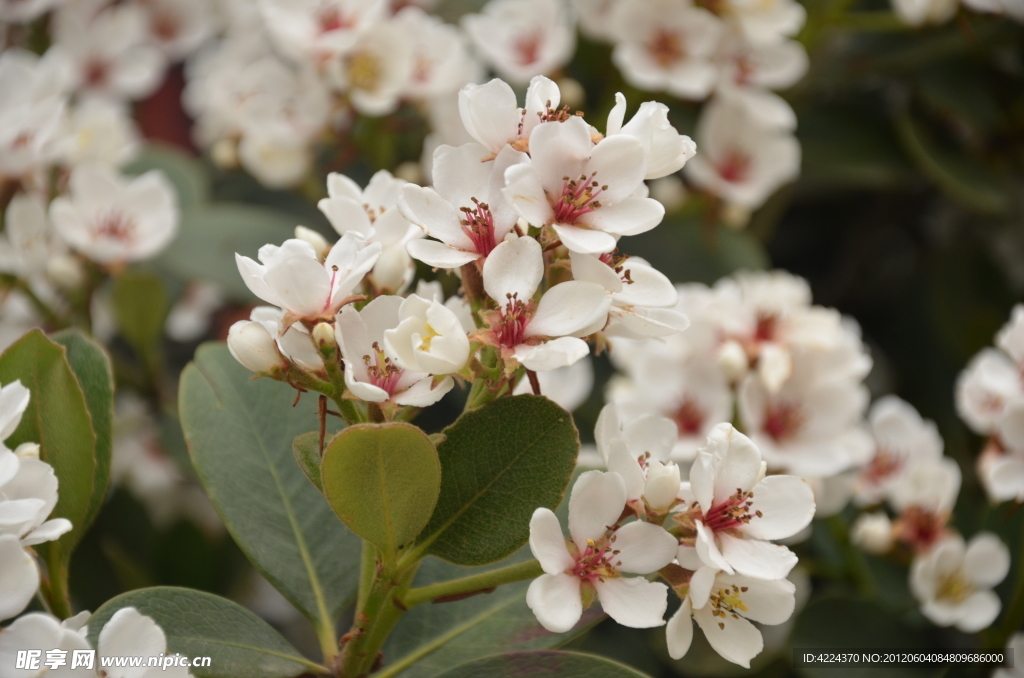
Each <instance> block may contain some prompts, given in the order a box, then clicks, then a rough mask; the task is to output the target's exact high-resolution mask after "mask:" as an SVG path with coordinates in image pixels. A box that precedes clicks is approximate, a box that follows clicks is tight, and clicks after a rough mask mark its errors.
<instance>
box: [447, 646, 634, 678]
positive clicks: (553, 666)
mask: <svg viewBox="0 0 1024 678" xmlns="http://www.w3.org/2000/svg"><path fill="white" fill-rule="evenodd" d="M479 676H487V678H646V674H644V673H640V672H639V671H637V670H636V669H632V668H630V667H628V666H626V665H625V664H619V663H618V662H614V661H612V660H611V659H605V658H604V657H598V656H596V655H592V654H580V653H578V652H555V651H543V650H542V651H538V652H508V653H506V654H499V655H494V656H493V657H484V658H483V659H478V660H476V661H473V662H469V663H467V664H463V665H462V666H457V667H455V668H454V669H451V670H450V671H445V672H444V673H441V674H438V677H437V678H478V677H479Z"/></svg>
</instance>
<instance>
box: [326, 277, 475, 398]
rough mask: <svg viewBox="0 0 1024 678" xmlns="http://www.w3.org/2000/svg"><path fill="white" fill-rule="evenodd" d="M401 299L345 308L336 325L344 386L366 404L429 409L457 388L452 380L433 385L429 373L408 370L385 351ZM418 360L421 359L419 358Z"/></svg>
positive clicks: (377, 301)
mask: <svg viewBox="0 0 1024 678" xmlns="http://www.w3.org/2000/svg"><path fill="white" fill-rule="evenodd" d="M404 301H405V300H404V299H402V297H396V296H389V295H385V296H380V297H377V298H376V299H374V300H373V301H371V302H370V303H369V304H367V305H366V306H364V307H363V308H362V309H361V310H359V311H357V310H356V309H355V307H353V306H352V305H348V306H345V307H344V308H342V309H341V313H339V314H338V318H337V320H336V322H335V335H336V337H337V341H338V346H340V347H341V355H342V357H343V358H344V359H345V384H346V386H348V388H349V390H350V391H351V392H352V394H353V395H355V396H356V397H357V398H360V399H361V400H365V401H367V402H373V403H382V402H393V403H395V404H397V405H410V406H413V407H426V406H428V405H433V404H434V403H436V402H437V401H438V400H440V399H441V398H442V397H443V396H444V394H445V393H447V392H448V391H450V390H451V389H452V387H453V386H454V385H455V382H454V381H453V380H452V378H451V377H445V378H444V379H442V380H440V382H439V383H438V384H436V385H435V384H434V379H433V377H432V376H431V375H430V374H429V373H427V372H420V371H415V370H408V369H405V368H403V367H401V366H400V365H398V363H397V362H396V356H394V355H390V354H389V353H388V352H387V351H386V350H385V348H384V346H385V340H384V333H385V332H386V331H387V330H391V329H394V328H396V327H397V326H398V324H399V321H400V318H401V315H400V314H401V310H402V306H403V302H404ZM416 357H417V358H419V357H421V356H416Z"/></svg>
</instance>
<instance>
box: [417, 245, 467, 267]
mask: <svg viewBox="0 0 1024 678" xmlns="http://www.w3.org/2000/svg"><path fill="white" fill-rule="evenodd" d="M405 249H406V251H407V252H408V253H409V256H410V257H412V258H413V259H416V260H417V261H422V262H423V263H424V264H426V265H427V266H432V267H434V268H459V267H460V266H464V265H466V264H468V263H469V262H471V261H476V260H477V259H479V258H480V255H479V254H477V253H476V252H467V251H466V250H458V249H455V248H453V247H449V246H448V245H446V244H444V243H443V242H438V241H436V240H413V241H411V242H409V243H408V244H406V246H405Z"/></svg>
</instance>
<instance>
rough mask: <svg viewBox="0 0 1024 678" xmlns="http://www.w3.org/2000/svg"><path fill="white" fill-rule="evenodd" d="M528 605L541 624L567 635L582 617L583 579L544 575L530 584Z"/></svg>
mask: <svg viewBox="0 0 1024 678" xmlns="http://www.w3.org/2000/svg"><path fill="white" fill-rule="evenodd" d="M526 605H527V606H528V607H529V608H530V609H531V610H533V614H535V615H536V616H537V621H539V622H540V625H541V626H543V627H544V628H546V629H547V630H548V631H551V632H552V633H565V632H566V631H569V630H570V629H572V627H573V626H575V625H576V622H578V621H579V620H580V617H581V616H582V615H583V601H582V600H581V599H580V580H579V579H577V578H576V577H573V576H571V575H568V574H565V573H564V572H563V573H562V574H542V575H541V576H539V577H537V578H536V579H534V580H533V582H531V583H530V588H529V589H528V590H527V591H526Z"/></svg>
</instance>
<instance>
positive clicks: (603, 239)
mask: <svg viewBox="0 0 1024 678" xmlns="http://www.w3.org/2000/svg"><path fill="white" fill-rule="evenodd" d="M554 229H555V233H557V234H558V237H559V239H561V241H562V244H563V245H565V246H566V247H568V248H569V249H570V250H572V251H573V252H581V253H583V254H600V253H604V252H611V251H612V250H613V249H615V246H616V244H617V243H618V241H617V240H615V238H614V237H613V236H611V235H609V234H608V233H605V232H604V231H595V230H592V229H589V228H580V227H579V226H570V225H567V224H554Z"/></svg>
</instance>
